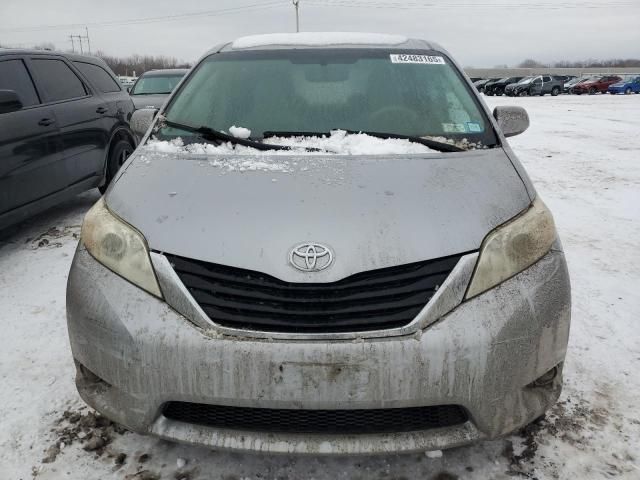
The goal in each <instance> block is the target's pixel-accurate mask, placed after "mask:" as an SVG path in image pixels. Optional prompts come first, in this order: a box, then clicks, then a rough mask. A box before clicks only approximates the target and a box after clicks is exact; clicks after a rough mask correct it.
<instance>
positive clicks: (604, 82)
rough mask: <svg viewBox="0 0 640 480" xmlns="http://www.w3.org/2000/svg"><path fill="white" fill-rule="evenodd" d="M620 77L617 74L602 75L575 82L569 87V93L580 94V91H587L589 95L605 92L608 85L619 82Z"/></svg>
mask: <svg viewBox="0 0 640 480" xmlns="http://www.w3.org/2000/svg"><path fill="white" fill-rule="evenodd" d="M621 81H622V78H620V77H618V76H617V75H605V76H602V77H593V78H592V79H589V80H587V81H585V82H582V83H577V84H576V85H574V86H573V88H572V89H571V93H575V94H576V95H580V94H582V93H588V94H589V95H595V94H596V93H607V90H608V89H609V85H613V84H614V83H618V82H621Z"/></svg>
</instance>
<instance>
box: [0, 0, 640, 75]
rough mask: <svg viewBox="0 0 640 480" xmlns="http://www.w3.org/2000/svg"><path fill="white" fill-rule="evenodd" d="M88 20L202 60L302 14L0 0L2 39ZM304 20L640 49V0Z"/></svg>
mask: <svg viewBox="0 0 640 480" xmlns="http://www.w3.org/2000/svg"><path fill="white" fill-rule="evenodd" d="M196 13H198V14H197V15H191V14H196ZM181 15H182V17H179V16H181ZM176 16H178V17H177V18H176ZM158 17H165V18H163V19H159V18H158ZM72 24H77V26H74V25H72ZM85 24H86V25H87V26H88V28H89V35H90V39H91V48H92V49H93V50H94V51H95V50H98V49H99V50H102V51H104V52H106V53H109V54H112V55H120V56H124V55H128V54H131V53H140V54H153V55H159V54H162V55H168V56H175V57H178V58H179V59H182V60H186V61H194V60H196V59H197V58H198V57H199V56H200V55H201V54H202V53H204V52H205V51H206V50H208V49H209V48H210V47H212V46H214V45H216V44H218V43H220V42H224V41H228V40H232V39H234V38H237V37H239V36H243V35H250V34H254V33H271V32H290V31H294V30H295V15H294V7H293V5H292V4H291V0H281V1H278V0H237V1H234V0H100V1H95V0H0V44H1V45H7V44H8V45H12V46H24V47H29V46H33V45H34V44H39V43H44V42H50V43H53V44H54V45H55V47H56V48H57V49H60V50H68V49H70V48H71V42H70V40H69V35H77V34H84V28H83V27H81V26H80V25H83V26H84V25H85ZM37 27H42V28H37ZM300 28H301V30H303V31H360V32H385V33H401V34H406V35H410V36H415V37H420V38H426V39H430V40H434V41H437V42H439V43H440V44H442V45H443V46H445V47H446V48H448V49H449V50H450V51H451V52H452V53H453V55H454V56H455V57H456V58H457V59H458V60H459V61H460V62H461V63H462V64H463V65H465V66H475V67H485V66H486V67H491V66H495V65H499V64H508V65H513V64H516V63H518V62H520V61H522V60H523V59H525V58H535V59H538V60H540V61H544V62H550V61H555V60H563V59H568V60H582V59H587V58H597V59H606V58H612V57H617V58H624V57H627V58H629V57H635V58H637V57H640V0H592V1H577V0H576V1H572V0H555V1H552V0H541V1H539V2H533V1H525V0H513V1H507V0H478V1H473V0H453V1H450V2H447V1H444V0H407V1H402V0H300ZM76 47H77V45H76Z"/></svg>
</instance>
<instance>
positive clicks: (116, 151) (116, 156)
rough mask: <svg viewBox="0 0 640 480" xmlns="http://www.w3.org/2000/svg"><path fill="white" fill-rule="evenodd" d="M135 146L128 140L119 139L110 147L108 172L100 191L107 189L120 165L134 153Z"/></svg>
mask: <svg viewBox="0 0 640 480" xmlns="http://www.w3.org/2000/svg"><path fill="white" fill-rule="evenodd" d="M133 150H134V148H133V146H132V145H131V143H129V141H128V140H123V139H120V140H117V141H116V142H115V143H114V144H113V145H112V147H111V148H110V149H109V158H108V160H107V174H106V179H105V182H104V185H102V186H101V187H99V190H100V193H103V194H104V192H106V191H107V187H108V186H109V184H110V183H111V180H113V177H115V176H116V173H118V170H120V167H122V165H123V164H124V162H126V161H127V158H129V156H130V155H131V154H132V153H133Z"/></svg>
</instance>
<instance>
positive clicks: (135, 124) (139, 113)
mask: <svg viewBox="0 0 640 480" xmlns="http://www.w3.org/2000/svg"><path fill="white" fill-rule="evenodd" d="M157 114H158V109H157V108H141V109H140V110H136V111H135V112H133V115H131V121H130V122H129V124H130V125H131V130H132V131H133V133H134V134H135V135H136V136H137V137H138V139H141V138H142V137H144V136H145V134H146V133H147V130H149V127H151V124H152V123H153V119H154V118H156V115H157Z"/></svg>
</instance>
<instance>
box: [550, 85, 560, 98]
mask: <svg viewBox="0 0 640 480" xmlns="http://www.w3.org/2000/svg"><path fill="white" fill-rule="evenodd" d="M559 94H560V87H553V88H552V89H551V96H552V97H557V96H558V95H559Z"/></svg>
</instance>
